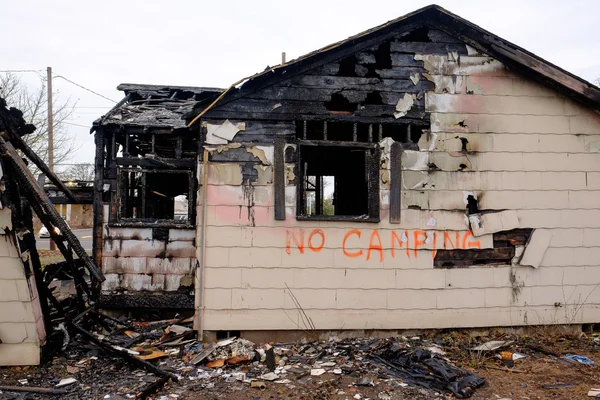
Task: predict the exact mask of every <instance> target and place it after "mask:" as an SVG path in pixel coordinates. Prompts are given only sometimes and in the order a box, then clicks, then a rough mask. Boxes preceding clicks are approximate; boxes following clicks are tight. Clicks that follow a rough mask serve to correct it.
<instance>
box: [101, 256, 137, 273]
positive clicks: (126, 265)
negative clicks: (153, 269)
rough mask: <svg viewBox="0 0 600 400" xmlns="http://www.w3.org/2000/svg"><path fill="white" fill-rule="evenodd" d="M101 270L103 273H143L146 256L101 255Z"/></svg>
mask: <svg viewBox="0 0 600 400" xmlns="http://www.w3.org/2000/svg"><path fill="white" fill-rule="evenodd" d="M102 271H103V272H104V273H105V274H123V273H128V274H144V273H146V257H118V258H116V257H103V258H102Z"/></svg>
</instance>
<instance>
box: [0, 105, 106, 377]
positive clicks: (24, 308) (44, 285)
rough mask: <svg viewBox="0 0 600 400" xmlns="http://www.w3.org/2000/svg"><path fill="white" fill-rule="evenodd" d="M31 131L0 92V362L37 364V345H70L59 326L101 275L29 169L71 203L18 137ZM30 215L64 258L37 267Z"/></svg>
mask: <svg viewBox="0 0 600 400" xmlns="http://www.w3.org/2000/svg"><path fill="white" fill-rule="evenodd" d="M35 129H36V127H35V126H33V125H31V124H27V123H26V122H25V120H24V119H23V113H22V112H21V111H20V110H18V109H15V108H8V107H7V104H6V101H5V100H4V99H2V98H0V366H3V365H29V364H39V363H40V361H41V359H42V347H43V346H47V345H48V344H49V343H55V342H56V339H57V338H58V341H60V342H63V343H67V344H68V342H69V335H68V333H67V329H66V325H65V324H67V323H72V321H73V320H74V318H75V316H76V315H78V314H80V313H81V312H82V311H84V310H85V312H86V313H87V312H88V310H87V308H88V307H90V306H92V305H93V304H94V302H93V300H92V297H93V296H92V290H91V287H92V286H98V285H99V284H101V283H102V281H103V280H104V277H103V276H102V273H101V272H100V271H99V270H98V269H97V268H96V266H95V265H94V264H93V262H92V260H91V259H90V257H89V256H88V255H87V254H86V252H85V250H84V249H83V248H82V247H81V245H80V243H79V241H78V240H77V238H76V237H75V236H74V235H73V233H72V232H71V230H70V229H69V227H68V226H67V225H66V223H65V221H64V220H63V219H62V217H61V216H60V215H59V214H58V212H57V211H56V209H55V207H54V205H53V204H52V203H51V202H50V200H49V198H48V196H47V195H46V193H45V192H44V190H43V188H42V186H40V185H38V182H37V181H36V179H35V178H34V177H33V175H32V173H31V171H30V169H29V167H28V163H32V164H34V165H35V166H36V167H37V168H38V169H39V170H40V171H42V173H44V174H45V175H46V176H47V177H48V179H49V180H50V181H52V183H54V185H55V186H56V188H57V189H59V190H60V192H61V196H64V197H65V198H67V199H68V200H69V201H72V202H74V203H76V202H77V198H76V197H75V196H74V195H73V193H72V192H71V190H70V189H69V188H68V187H66V186H65V185H64V183H63V182H61V181H60V180H59V179H58V177H57V176H56V175H55V174H54V173H53V172H52V171H51V170H50V169H49V168H48V166H47V165H46V164H45V163H44V162H43V161H42V160H41V159H40V158H39V157H38V156H37V155H36V154H35V153H34V152H33V151H32V150H31V148H30V147H29V146H28V145H27V143H26V140H25V139H24V138H23V136H25V135H28V134H30V133H32V132H33V131H34V130H35ZM34 215H35V216H37V218H39V219H40V220H41V222H42V223H43V224H44V226H46V228H47V229H48V232H49V234H50V237H51V238H52V240H53V241H54V242H55V243H56V245H57V247H58V249H59V250H60V252H61V254H62V256H63V257H64V260H63V261H60V262H56V263H47V265H44V266H42V262H41V260H40V256H39V254H38V250H37V248H36V240H35V231H34V229H33V216H34ZM85 270H87V271H88V272H89V276H88V277H86V276H85V273H84V272H83V271H85ZM62 275H68V278H62ZM58 277H61V279H64V280H65V281H70V283H72V284H73V285H72V288H73V291H74V292H75V293H76V294H75V293H74V296H73V298H71V296H69V295H67V296H64V298H62V299H59V298H60V290H57V286H58V285H61V281H58V280H57V279H56V278H58ZM63 346H65V345H64V344H63ZM46 348H48V349H50V348H54V346H47V347H46ZM45 354H49V353H48V352H46V353H45Z"/></svg>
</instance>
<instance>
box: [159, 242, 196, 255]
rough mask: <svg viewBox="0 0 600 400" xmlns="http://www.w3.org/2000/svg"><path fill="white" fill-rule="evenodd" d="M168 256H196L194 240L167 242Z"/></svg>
mask: <svg viewBox="0 0 600 400" xmlns="http://www.w3.org/2000/svg"><path fill="white" fill-rule="evenodd" d="M166 257H173V258H192V257H196V246H194V243H193V242H169V243H167V251H166Z"/></svg>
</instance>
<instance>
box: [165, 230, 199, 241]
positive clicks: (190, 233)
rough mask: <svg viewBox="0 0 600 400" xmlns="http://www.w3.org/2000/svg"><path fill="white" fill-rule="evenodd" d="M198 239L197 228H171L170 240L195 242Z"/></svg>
mask: <svg viewBox="0 0 600 400" xmlns="http://www.w3.org/2000/svg"><path fill="white" fill-rule="evenodd" d="M195 240H196V229H174V228H172V229H169V242H177V241H180V242H193V241H195Z"/></svg>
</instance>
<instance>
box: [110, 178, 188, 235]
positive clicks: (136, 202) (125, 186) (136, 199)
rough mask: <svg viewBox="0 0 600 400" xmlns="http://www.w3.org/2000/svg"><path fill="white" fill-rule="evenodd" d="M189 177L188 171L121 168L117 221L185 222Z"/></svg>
mask: <svg viewBox="0 0 600 400" xmlns="http://www.w3.org/2000/svg"><path fill="white" fill-rule="evenodd" d="M192 178H193V177H192V172H191V171H171V170H169V171H164V170H141V169H129V168H121V169H120V171H119V180H120V185H119V188H120V193H119V198H120V201H121V207H120V219H121V220H131V219H136V220H146V221H150V220H151V221H161V220H169V221H174V222H180V223H188V222H189V221H190V220H191V217H190V211H191V208H190V199H191V198H192V196H193V193H192V189H191V188H192V187H193V185H192V184H191V181H192Z"/></svg>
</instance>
